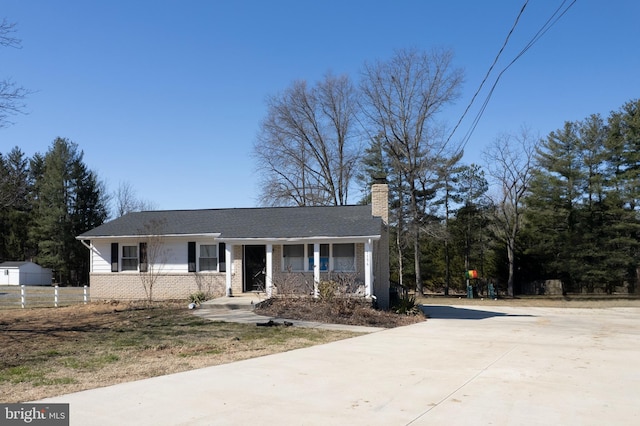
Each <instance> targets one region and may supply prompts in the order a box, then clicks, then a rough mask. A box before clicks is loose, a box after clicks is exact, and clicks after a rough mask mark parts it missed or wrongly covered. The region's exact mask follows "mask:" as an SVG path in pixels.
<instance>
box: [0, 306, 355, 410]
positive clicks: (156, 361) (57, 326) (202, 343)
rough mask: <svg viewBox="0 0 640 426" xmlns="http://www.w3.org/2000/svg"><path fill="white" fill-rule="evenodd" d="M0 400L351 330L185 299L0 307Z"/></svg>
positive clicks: (219, 360) (292, 345)
mask: <svg viewBox="0 0 640 426" xmlns="http://www.w3.org/2000/svg"><path fill="white" fill-rule="evenodd" d="M0 330H1V333H0V360H1V361H0V401H3V402H5V403H9V402H23V401H29V400H36V399H41V398H45V397H50V396H55V395H61V394H64V393H69V392H76V391H80V390H84V389H91V388H96V387H102V386H108V385H112V384H116V383H122V382H127V381H132V380H138V379H144V378H148V377H153V376H158V375H163V374H170V373H176V372H180V371H185V370H191V369H196V368H201V367H206V366H211V365H217V364H224V363H229V362H233V361H238V360H242V359H247V358H253V357H258V356H263V355H268V354H272V353H277V352H283V351H288V350H292V349H297V348H302V347H308V346H312V345H316V344H321V343H327V342H331V341H335V340H340V339H345V338H348V337H353V336H355V335H357V333H351V332H338V331H327V330H316V329H303V328H296V327H256V326H255V325H253V324H232V323H221V322H212V321H209V320H206V319H203V318H200V317H197V316H195V315H193V313H192V312H191V311H189V310H187V309H186V307H185V304H184V303H180V304H157V305H153V306H150V307H146V306H144V305H135V304H122V303H111V304H109V303H91V304H88V305H77V306H72V307H65V308H57V309H56V308H36V309H20V310H6V311H0Z"/></svg>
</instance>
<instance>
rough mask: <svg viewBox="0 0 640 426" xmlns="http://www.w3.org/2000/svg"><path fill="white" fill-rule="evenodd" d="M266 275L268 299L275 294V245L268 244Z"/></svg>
mask: <svg viewBox="0 0 640 426" xmlns="http://www.w3.org/2000/svg"><path fill="white" fill-rule="evenodd" d="M265 267H266V269H267V270H266V271H265V274H264V280H265V281H266V282H265V287H266V288H265V291H266V293H267V297H271V295H272V294H273V244H267V265H266V266H265Z"/></svg>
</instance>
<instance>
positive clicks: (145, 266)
mask: <svg viewBox="0 0 640 426" xmlns="http://www.w3.org/2000/svg"><path fill="white" fill-rule="evenodd" d="M148 271H149V263H148V262H147V243H140V272H148Z"/></svg>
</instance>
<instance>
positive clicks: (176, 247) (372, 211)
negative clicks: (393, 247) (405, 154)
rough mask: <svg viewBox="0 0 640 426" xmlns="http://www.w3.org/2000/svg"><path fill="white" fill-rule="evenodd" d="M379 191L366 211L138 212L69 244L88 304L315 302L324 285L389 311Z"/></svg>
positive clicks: (383, 191) (384, 208)
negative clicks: (205, 297)
mask: <svg viewBox="0 0 640 426" xmlns="http://www.w3.org/2000/svg"><path fill="white" fill-rule="evenodd" d="M388 212H389V208H388V186H387V184H374V185H373V187H372V204H371V205H360V206H330V207H269V208H231V209H210V210H167V211H144V212H134V213H129V214H126V215H124V216H122V217H120V218H118V219H115V220H113V221H110V222H107V223H105V224H103V225H101V226H98V227H97V228H94V229H92V230H90V231H88V232H85V233H84V234H82V235H79V236H78V237H76V238H77V239H78V240H80V241H81V242H82V243H83V244H84V245H85V246H86V247H87V248H88V249H89V253H90V278H89V280H90V291H91V298H92V299H93V300H105V299H106V300H109V299H118V300H133V299H145V298H147V297H149V293H148V291H149V288H150V287H152V290H153V292H152V295H151V297H152V298H153V299H154V300H161V299H179V298H187V297H188V296H189V295H190V294H193V293H196V292H198V291H203V292H206V293H209V294H212V295H214V296H225V295H226V296H233V295H237V294H239V293H244V292H256V291H259V292H264V293H266V295H267V296H268V297H270V296H271V295H273V294H274V292H276V294H277V292H283V293H286V292H297V293H306V294H315V295H317V294H318V292H319V288H320V286H321V283H322V282H323V281H336V282H340V283H342V284H344V286H347V287H351V289H352V290H353V291H354V292H357V293H359V294H361V295H362V296H364V297H367V298H372V299H375V300H376V303H377V304H378V306H380V307H381V308H386V307H388V304H389V236H388V216H389V213H388Z"/></svg>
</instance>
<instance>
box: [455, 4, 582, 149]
mask: <svg viewBox="0 0 640 426" xmlns="http://www.w3.org/2000/svg"><path fill="white" fill-rule="evenodd" d="M577 1H578V0H573V1H572V2H571V3H570V4H569V5H568V6H567V7H566V8H564V10H563V6H564V5H565V4H566V3H567V0H563V1H562V3H561V4H560V6H558V8H557V9H556V10H555V11H554V12H553V14H552V15H551V16H550V17H549V19H547V21H546V22H545V23H544V25H542V27H541V28H540V29H539V30H538V32H537V33H536V34H535V35H534V36H533V37H532V38H531V40H529V42H528V43H527V44H526V45H525V47H524V48H523V49H522V50H521V51H520V52H519V53H518V54H517V55H516V56H515V57H514V58H513V60H512V61H511V62H509V64H508V65H507V66H506V67H504V68H503V69H502V70H501V71H500V73H499V74H498V76H497V77H496V79H495V81H494V83H493V85H492V86H491V89H490V90H489V93H488V94H487V97H486V98H485V100H484V102H483V104H482V106H481V107H480V110H479V111H478V113H477V114H476V117H475V118H474V120H473V123H472V125H471V127H470V128H469V130H468V131H467V133H466V134H465V136H464V137H463V139H462V143H461V145H460V146H461V148H460V149H461V150H462V149H464V147H465V146H466V145H467V143H468V142H469V139H470V138H471V135H472V134H473V132H474V131H475V129H476V127H477V125H478V123H479V121H480V119H481V118H482V115H483V114H484V112H485V110H486V108H487V105H488V104H489V100H490V99H491V96H492V95H493V92H494V90H495V88H496V86H497V85H498V82H499V81H500V78H501V77H502V75H503V74H504V73H505V72H506V71H507V70H508V69H509V68H510V67H511V65H513V64H514V63H515V62H516V61H517V60H518V59H520V57H522V55H524V54H525V53H526V52H527V51H528V50H529V49H530V48H531V47H532V46H533V45H534V44H535V43H537V42H538V40H540V38H542V36H544V34H545V33H546V32H547V31H549V29H551V27H553V26H554V25H555V24H556V23H557V22H558V20H560V18H562V17H563V16H564V15H565V13H567V11H568V10H569V9H570V8H571V7H572V6H573V5H574V4H575V3H576V2H577ZM527 3H528V0H527V1H526V2H525V4H524V5H523V7H522V9H521V10H520V13H518V16H517V18H516V21H515V22H514V25H513V26H512V28H511V31H509V34H508V35H507V38H506V40H505V43H504V44H503V46H502V48H501V49H500V51H499V52H498V56H496V60H497V58H498V57H499V56H500V54H501V53H502V51H503V49H504V46H505V45H506V42H507V41H508V39H509V37H510V36H511V34H512V32H513V30H514V28H515V26H516V24H517V23H518V21H519V19H520V16H521V15H522V13H523V11H524V8H525V7H526V6H527ZM496 60H494V63H493V64H492V65H491V67H490V68H489V71H488V72H487V75H486V76H485V78H484V80H483V81H482V83H481V84H480V87H479V88H478V90H477V91H476V93H475V94H474V95H473V98H472V99H471V102H470V103H469V105H468V106H467V108H466V110H465V112H464V113H463V115H462V117H461V118H460V120H459V121H458V124H456V126H455V128H454V129H453V131H452V132H451V135H449V137H448V138H447V141H446V142H445V144H447V143H449V141H450V139H451V137H452V136H453V134H454V133H455V131H456V130H457V128H458V127H459V125H460V122H461V121H462V120H463V119H464V117H465V116H466V114H467V112H468V111H469V108H470V107H471V105H472V104H473V102H474V100H475V98H476V96H477V95H478V92H479V91H480V90H481V89H482V87H483V85H484V83H485V81H486V80H487V77H488V75H489V73H490V72H491V71H492V69H493V67H494V65H495V62H496Z"/></svg>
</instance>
